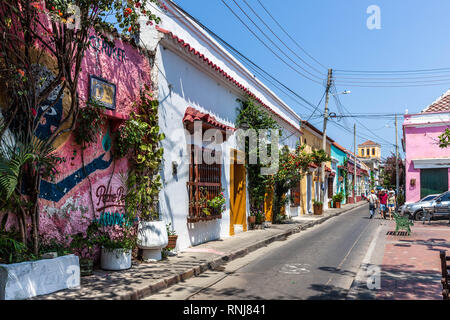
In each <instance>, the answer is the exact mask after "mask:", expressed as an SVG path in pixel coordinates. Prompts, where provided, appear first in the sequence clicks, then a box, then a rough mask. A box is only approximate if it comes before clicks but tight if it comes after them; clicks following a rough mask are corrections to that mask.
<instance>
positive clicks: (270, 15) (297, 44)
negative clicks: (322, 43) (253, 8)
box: [257, 0, 328, 69]
mask: <svg viewBox="0 0 450 320" xmlns="http://www.w3.org/2000/svg"><path fill="white" fill-rule="evenodd" d="M257 1H258V3H259V5H260V6H261V7H262V8H263V9H264V11H265V12H266V13H267V14H268V15H269V17H270V18H272V20H273V21H274V22H275V24H276V25H277V26H278V27H279V28H280V29H281V30H282V31H283V32H284V33H285V34H286V35H287V36H288V37H289V39H291V40H292V42H294V43H295V45H296V46H297V47H298V48H299V49H300V50H302V51H303V52H304V53H305V54H306V55H307V56H308V57H310V58H311V59H312V60H314V61H315V62H317V63H318V64H319V65H320V66H322V67H323V68H325V69H328V67H325V66H324V65H323V64H322V63H320V62H319V61H318V60H316V59H315V58H314V57H313V56H312V55H310V54H309V53H308V52H307V51H306V50H305V49H303V47H302V46H301V45H300V44H299V43H298V42H297V41H296V40H295V39H294V38H292V37H291V35H290V34H289V33H288V32H287V31H286V30H285V29H284V28H283V27H282V26H281V25H280V23H279V22H278V20H277V19H275V18H274V17H273V16H272V14H271V13H270V11H269V10H267V9H266V7H265V6H264V5H263V4H262V3H261V1H259V0H257Z"/></svg>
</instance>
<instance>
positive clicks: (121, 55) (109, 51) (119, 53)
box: [89, 35, 126, 62]
mask: <svg viewBox="0 0 450 320" xmlns="http://www.w3.org/2000/svg"><path fill="white" fill-rule="evenodd" d="M89 40H90V46H91V48H93V49H94V50H96V51H97V52H100V53H102V54H106V55H107V56H108V57H110V58H112V59H115V60H117V61H120V62H123V61H125V60H126V57H125V50H123V49H121V48H117V47H115V46H114V47H113V46H111V45H110V44H109V43H108V42H106V41H105V40H103V39H102V38H100V37H98V36H94V35H93V36H90V37H89Z"/></svg>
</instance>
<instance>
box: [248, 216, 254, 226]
mask: <svg viewBox="0 0 450 320" xmlns="http://www.w3.org/2000/svg"><path fill="white" fill-rule="evenodd" d="M248 223H249V224H254V223H256V216H249V217H248Z"/></svg>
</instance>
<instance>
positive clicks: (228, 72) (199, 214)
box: [141, 2, 301, 250]
mask: <svg viewBox="0 0 450 320" xmlns="http://www.w3.org/2000/svg"><path fill="white" fill-rule="evenodd" d="M165 4H166V5H167V8H168V9H167V12H166V13H165V14H160V17H161V20H162V22H161V24H160V25H159V26H158V27H156V28H155V27H153V26H146V25H145V23H144V22H143V23H142V25H141V41H142V42H143V43H144V45H145V46H146V47H147V48H148V49H150V50H154V52H155V54H156V56H155V62H154V63H155V67H154V68H153V70H155V71H154V72H155V74H154V77H153V78H154V79H157V85H156V87H155V89H156V90H155V91H157V93H158V99H159V102H160V105H159V124H160V130H161V131H162V132H164V133H165V135H166V138H165V139H164V140H163V141H162V146H163V147H164V158H163V163H162V170H161V177H162V182H163V187H162V190H161V193H160V213H161V217H162V219H163V220H164V221H166V223H171V224H172V227H173V228H174V230H175V232H176V233H177V235H178V240H177V250H184V249H186V248H188V247H191V246H195V245H198V244H200V243H204V242H207V241H211V240H217V239H220V238H225V237H229V236H232V235H233V234H235V233H238V232H242V231H245V230H246V229H247V216H248V215H249V204H248V192H247V189H246V187H245V186H246V184H247V181H246V174H245V166H244V165H243V164H242V163H239V161H238V160H239V159H241V158H242V153H241V152H240V151H238V146H237V143H236V135H235V130H236V126H235V121H236V117H237V109H238V108H239V107H240V102H239V101H238V100H241V101H242V100H245V99H247V97H249V96H251V97H253V98H254V99H255V100H256V101H257V102H258V103H259V104H260V105H261V108H262V109H263V110H266V111H267V112H268V113H269V114H270V115H271V116H272V117H273V118H274V119H275V120H276V121H277V122H278V123H279V125H280V126H281V127H282V128H283V129H282V131H283V136H282V138H281V140H283V143H282V144H283V145H287V146H289V147H290V148H292V149H294V148H295V146H296V143H297V142H298V141H299V137H300V136H301V129H300V121H301V119H300V117H299V116H298V115H297V114H296V113H295V112H294V111H293V110H292V109H291V108H290V107H289V106H287V105H286V104H285V103H284V102H283V101H282V100H281V99H280V98H278V97H277V96H276V95H275V94H274V93H273V92H272V91H271V90H270V89H268V88H267V87H266V86H265V85H264V84H263V83H261V82H260V81H259V80H258V79H256V78H255V77H254V76H253V74H251V73H250V72H249V71H248V70H247V69H246V68H245V67H244V66H243V65H242V64H241V63H240V62H239V61H238V60H237V59H235V58H234V57H233V56H232V55H231V54H230V53H229V52H227V51H226V50H225V49H224V48H223V47H222V46H221V45H220V44H219V43H218V42H217V41H215V40H214V39H213V38H212V37H211V36H210V35H209V34H208V33H207V32H206V31H205V30H203V29H202V28H201V27H200V26H199V25H198V24H197V23H196V22H194V21H193V20H191V19H190V18H189V17H187V16H186V15H185V14H184V13H183V12H182V11H181V10H179V9H178V8H177V7H176V6H174V5H173V4H171V3H170V2H165ZM156 73H157V74H156ZM195 126H197V128H201V132H202V133H204V132H205V131H206V129H209V128H212V129H218V130H219V131H220V132H222V133H223V135H221V138H222V139H223V143H217V142H218V140H217V139H219V140H220V137H219V136H215V137H214V138H215V139H216V140H215V142H216V144H215V146H214V147H211V144H210V142H211V139H207V138H206V137H200V140H198V139H197V141H193V140H192V137H193V135H192V133H193V131H192V130H193V128H194V127H195ZM202 130H203V131H202ZM209 138H210V137H209ZM219 142H220V141H219ZM199 153H200V154H202V155H205V154H207V155H209V156H207V157H210V158H211V159H212V158H214V159H215V160H217V159H220V164H216V163H214V164H208V163H205V162H208V161H209V160H211V159H206V158H205V159H204V160H205V161H204V162H203V163H200V164H195V163H194V162H193V159H194V158H195V157H196V156H197V155H198V154H199ZM222 190H223V193H224V196H225V198H226V203H225V204H226V210H225V211H223V212H222V213H221V214H217V213H212V214H211V213H210V214H209V215H208V214H206V215H205V212H204V211H203V210H202V208H200V207H199V203H200V202H201V199H204V198H202V197H201V195H202V193H203V192H205V193H206V194H214V195H217V194H219V193H220V191H222ZM294 214H295V213H294ZM288 215H289V213H288Z"/></svg>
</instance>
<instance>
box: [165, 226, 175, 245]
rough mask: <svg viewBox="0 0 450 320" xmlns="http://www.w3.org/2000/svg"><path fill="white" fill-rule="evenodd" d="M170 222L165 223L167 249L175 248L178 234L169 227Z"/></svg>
mask: <svg viewBox="0 0 450 320" xmlns="http://www.w3.org/2000/svg"><path fill="white" fill-rule="evenodd" d="M171 226H172V224H171V223H169V224H167V225H166V228H167V236H168V244H167V247H166V248H167V249H175V247H176V246H177V239H178V236H177V234H176V232H175V230H174V229H173V228H171Z"/></svg>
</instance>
